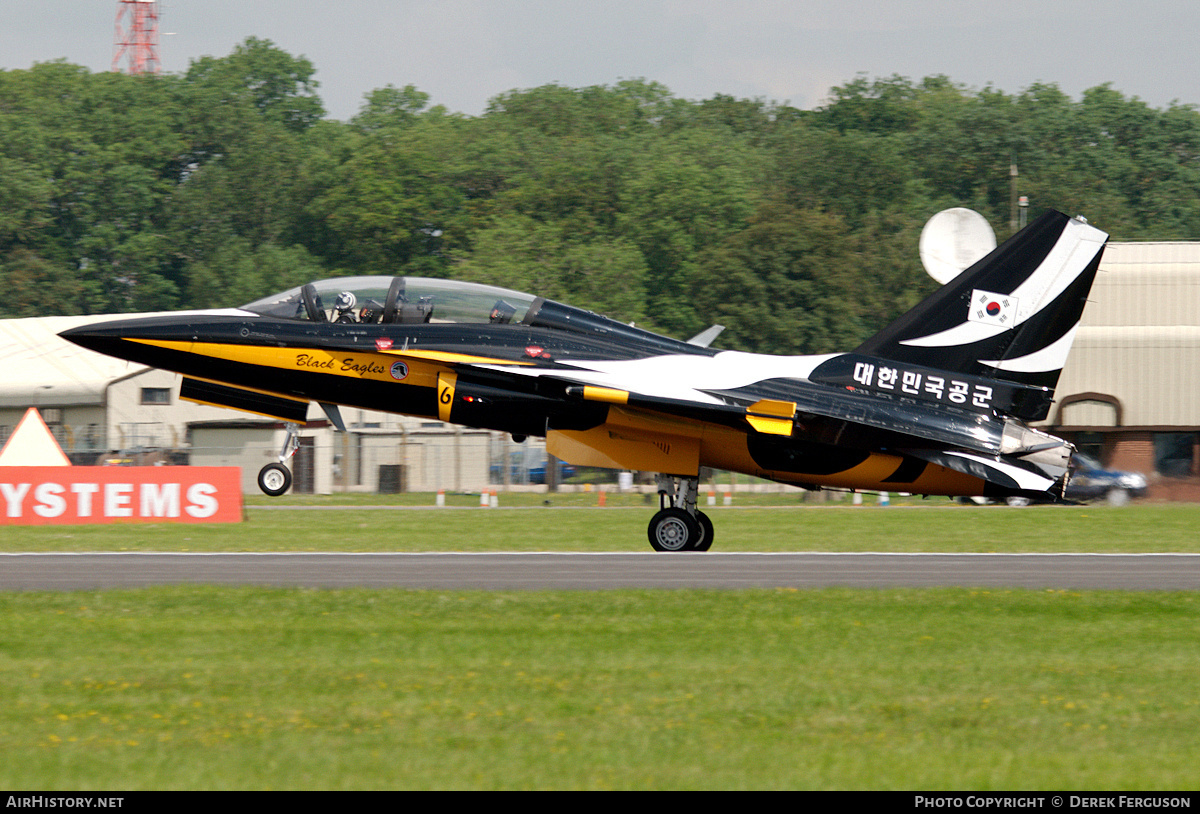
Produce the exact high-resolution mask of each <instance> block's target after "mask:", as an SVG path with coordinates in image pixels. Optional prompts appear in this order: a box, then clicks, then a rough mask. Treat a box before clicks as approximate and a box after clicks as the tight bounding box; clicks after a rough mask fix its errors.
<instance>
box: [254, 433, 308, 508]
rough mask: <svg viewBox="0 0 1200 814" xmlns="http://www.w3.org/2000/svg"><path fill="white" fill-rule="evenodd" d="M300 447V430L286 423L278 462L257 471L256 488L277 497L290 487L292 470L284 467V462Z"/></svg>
mask: <svg viewBox="0 0 1200 814" xmlns="http://www.w3.org/2000/svg"><path fill="white" fill-rule="evenodd" d="M299 446H300V428H299V427H298V426H297V425H295V424H293V423H292V422H290V421H289V422H288V425H287V437H286V438H285V439H284V440H283V449H282V450H281V451H280V453H279V462H278V463H272V464H267V465H266V466H264V467H263V468H262V469H260V470H258V488H259V489H262V490H263V493H264V494H268V495H270V496H271V497H279V496H280V495H282V494H283V493H284V492H286V491H287V490H288V489H290V488H291V486H292V470H290V469H288V468H287V467H286V466H284V461H286V460H287V459H288V458H290V457H292V456H293V455H295V454H296V449H297V448H298V447H299Z"/></svg>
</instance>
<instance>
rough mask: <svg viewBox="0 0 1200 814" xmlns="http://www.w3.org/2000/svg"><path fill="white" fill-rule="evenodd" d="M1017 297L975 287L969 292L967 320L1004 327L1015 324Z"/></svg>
mask: <svg viewBox="0 0 1200 814" xmlns="http://www.w3.org/2000/svg"><path fill="white" fill-rule="evenodd" d="M1016 318H1017V298H1016V297H1014V296H1013V295H1011V294H996V293H995V292H992V291H983V290H981V289H978V288H977V289H975V290H974V291H972V292H971V310H970V311H969V312H968V313H967V320H968V321H970V322H980V323H983V324H984V325H999V326H1001V327H1004V328H1008V327H1011V326H1012V325H1014V324H1015V322H1016Z"/></svg>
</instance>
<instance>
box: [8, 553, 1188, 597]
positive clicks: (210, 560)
mask: <svg viewBox="0 0 1200 814" xmlns="http://www.w3.org/2000/svg"><path fill="white" fill-rule="evenodd" d="M178 584H214V585H268V586H303V587H314V588H352V587H365V588H400V589H409V590H416V589H438V590H451V589H453V590H606V589H618V588H651V589H671V588H676V589H678V588H715V589H738V588H821V587H834V586H840V587H850V588H901V587H909V588H928V587H939V586H958V587H977V588H1029V589H1080V590H1082V589H1118V590H1139V591H1194V590H1200V554H888V553H770V554H754V553H705V554H656V553H653V552H645V553H553V552H532V553H476V554H464V553H383V554H381V553H361V554H355V553H223V554H206V553H194V552H189V553H166V552H164V553H144V552H93V553H65V552H56V553H6V554H0V590H10V591H12V590H92V589H105V588H136V587H146V586H151V585H178Z"/></svg>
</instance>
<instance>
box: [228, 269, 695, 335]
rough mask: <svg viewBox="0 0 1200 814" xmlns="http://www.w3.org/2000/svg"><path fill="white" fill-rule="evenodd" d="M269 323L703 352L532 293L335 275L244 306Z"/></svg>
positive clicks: (411, 279) (457, 282)
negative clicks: (476, 331) (536, 336)
mask: <svg viewBox="0 0 1200 814" xmlns="http://www.w3.org/2000/svg"><path fill="white" fill-rule="evenodd" d="M242 310H244V311H252V312H254V313H256V314H261V315H262V316H264V317H271V318H274V319H288V320H292V319H294V320H302V321H308V322H339V323H342V322H345V323H358V324H363V325H389V324H390V325H417V324H421V323H435V324H436V323H455V322H458V323H483V324H487V323H490V324H492V325H507V324H510V323H511V324H512V325H514V326H518V325H520V326H527V327H530V328H549V329H552V330H556V331H569V332H571V333H574V334H586V335H590V336H602V337H606V338H608V339H615V338H620V340H621V341H623V342H625V343H627V344H628V347H630V348H633V347H641V348H657V349H658V350H659V351H660V352H662V353H681V352H682V353H704V352H706V351H705V350H704V349H703V348H701V347H699V346H697V345H689V344H687V343H684V342H680V341H679V340H677V339H671V338H670V337H666V336H660V335H659V334H656V333H651V332H650V331H646V330H642V329H641V328H635V327H634V326H633V325H632V324H630V325H626V324H625V323H622V322H618V321H616V320H613V319H609V318H608V317H605V316H601V315H599V314H595V313H592V312H591V311H585V310H583V309H581V308H575V307H573V306H570V305H564V304H562V303H559V302H554V301H553V300H548V299H545V298H543V297H536V296H533V295H532V294H522V293H521V292H519V291H512V290H511V289H507V288H499V287H497V286H491V285H481V284H479V283H465V282H462V281H461V280H437V279H432V278H428V277H387V276H382V275H381V276H370V277H339V278H336V279H332V280H321V281H318V282H312V283H309V284H308V285H303V286H297V287H296V288H292V289H289V290H288V291H284V292H282V293H280V294H273V295H271V296H269V297H263V298H262V299H261V300H255V301H254V302H252V303H249V304H247V305H243V306H242Z"/></svg>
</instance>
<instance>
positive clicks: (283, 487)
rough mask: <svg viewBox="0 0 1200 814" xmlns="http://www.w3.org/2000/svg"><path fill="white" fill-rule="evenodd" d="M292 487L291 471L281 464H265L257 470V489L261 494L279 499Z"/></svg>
mask: <svg viewBox="0 0 1200 814" xmlns="http://www.w3.org/2000/svg"><path fill="white" fill-rule="evenodd" d="M291 487H292V470H290V469H288V468H287V467H286V466H284V465H283V464H267V465H266V466H264V467H263V468H262V469H260V470H258V488H259V489H262V490H263V494H267V495H270V496H271V497H279V496H280V495H282V494H283V493H284V492H286V491H287V490H288V489H290V488H291Z"/></svg>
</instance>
